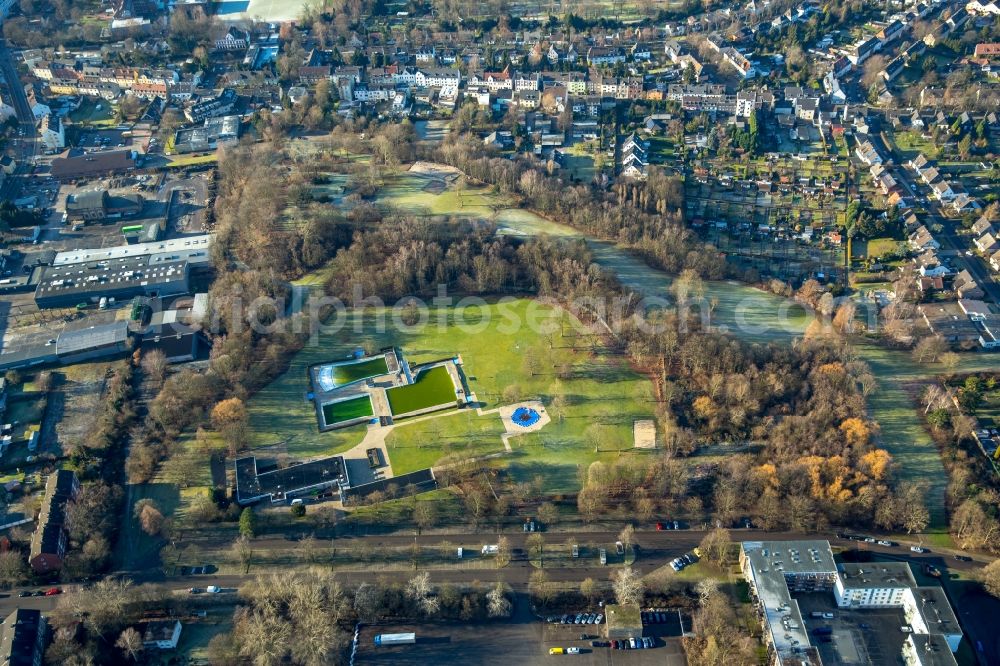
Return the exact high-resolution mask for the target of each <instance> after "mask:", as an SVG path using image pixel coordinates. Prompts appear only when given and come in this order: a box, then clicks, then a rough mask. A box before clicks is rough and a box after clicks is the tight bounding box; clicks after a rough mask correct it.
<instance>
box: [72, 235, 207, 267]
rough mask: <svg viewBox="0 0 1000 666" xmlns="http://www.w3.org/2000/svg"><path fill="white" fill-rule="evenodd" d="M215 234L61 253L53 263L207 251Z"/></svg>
mask: <svg viewBox="0 0 1000 666" xmlns="http://www.w3.org/2000/svg"><path fill="white" fill-rule="evenodd" d="M212 240H213V234H203V235H201V236H188V237H187V238H173V239H170V240H162V241H155V242H152V243H135V244H134V245H116V246H114V247H99V248H92V249H86V248H81V249H78V250H67V251H65V252H60V253H58V254H57V255H56V258H55V259H54V260H53V261H52V265H53V266H62V265H65V264H80V263H86V262H91V261H103V260H105V259H125V258H128V257H138V256H142V255H157V254H158V255H165V254H172V253H173V254H176V253H179V252H185V251H187V252H192V251H205V252H206V254H207V251H208V250H209V248H211V246H212Z"/></svg>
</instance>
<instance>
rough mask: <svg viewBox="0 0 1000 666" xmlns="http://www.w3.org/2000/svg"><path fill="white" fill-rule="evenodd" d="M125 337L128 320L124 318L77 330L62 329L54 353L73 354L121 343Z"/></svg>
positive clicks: (126, 335) (126, 336)
mask: <svg viewBox="0 0 1000 666" xmlns="http://www.w3.org/2000/svg"><path fill="white" fill-rule="evenodd" d="M126 338H128V322H127V321H124V320H123V321H116V322H114V323H111V324H101V325H98V326H91V327H90V328H83V329H80V330H78V331H64V332H62V333H60V334H59V337H58V338H57V340H56V353H58V354H59V355H63V354H73V353H76V352H79V351H86V350H89V349H94V348H95V347H108V346H112V345H116V344H121V343H123V342H125V340H126Z"/></svg>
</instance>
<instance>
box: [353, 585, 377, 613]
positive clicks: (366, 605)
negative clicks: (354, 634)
mask: <svg viewBox="0 0 1000 666" xmlns="http://www.w3.org/2000/svg"><path fill="white" fill-rule="evenodd" d="M381 602H382V595H381V594H380V593H379V590H378V588H377V587H375V586H374V585H371V584H370V583H361V585H359V586H358V589H357V590H355V592H354V612H355V613H357V614H358V617H360V618H361V619H362V620H365V621H368V622H371V621H373V620H375V618H377V617H378V614H379V611H380V610H381Z"/></svg>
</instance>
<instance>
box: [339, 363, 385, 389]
mask: <svg viewBox="0 0 1000 666" xmlns="http://www.w3.org/2000/svg"><path fill="white" fill-rule="evenodd" d="M388 372H389V366H387V365H386V363H385V357H384V356H379V357H377V358H370V359H366V360H364V361H358V362H357V363H345V364H344V365H336V366H334V367H333V381H334V382H335V383H336V384H337V386H343V385H345V384H350V383H352V382H357V381H360V380H362V379H370V378H371V377H378V376H379V375H384V374H386V373H388Z"/></svg>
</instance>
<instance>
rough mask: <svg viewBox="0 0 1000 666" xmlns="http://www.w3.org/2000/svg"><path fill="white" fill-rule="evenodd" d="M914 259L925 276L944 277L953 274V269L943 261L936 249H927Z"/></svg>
mask: <svg viewBox="0 0 1000 666" xmlns="http://www.w3.org/2000/svg"><path fill="white" fill-rule="evenodd" d="M913 261H914V262H915V263H916V264H917V271H918V272H919V273H920V274H921V275H923V276H924V277H944V276H946V275H950V274H951V269H949V268H948V267H947V266H945V265H944V264H943V263H942V262H941V260H940V258H938V255H937V252H936V251H934V250H927V251H926V252H924V253H923V254H921V255H920V256H919V257H917V258H916V259H914V260H913Z"/></svg>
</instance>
